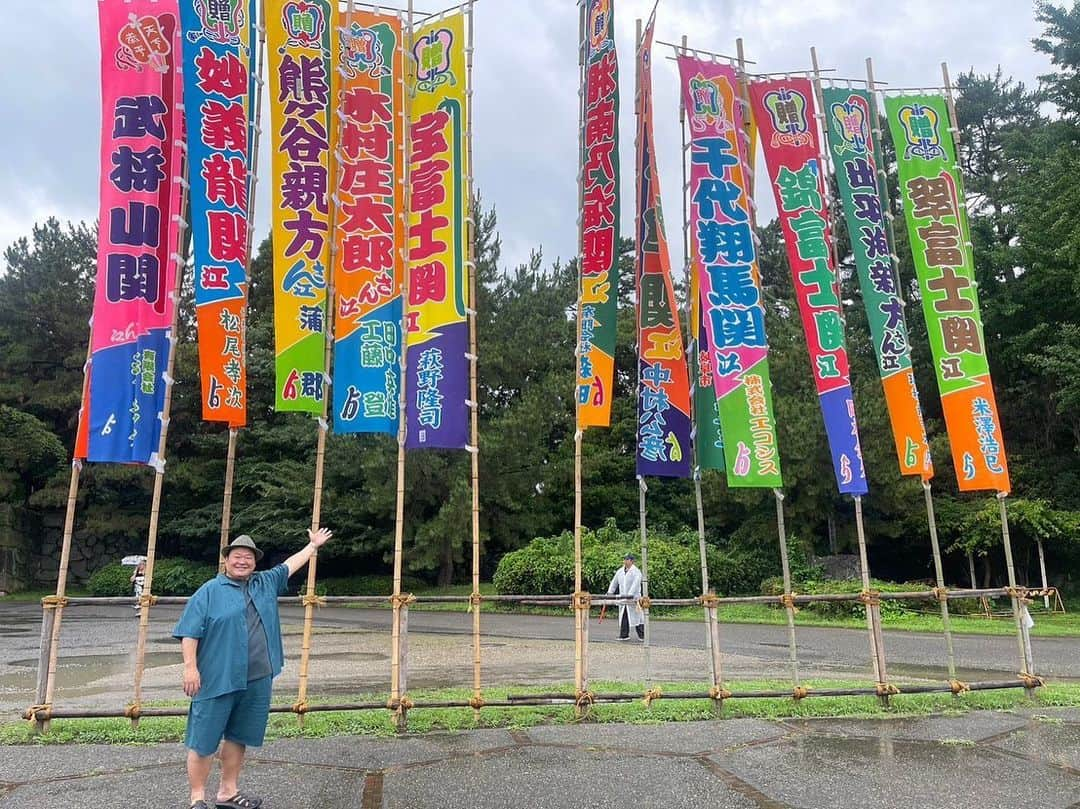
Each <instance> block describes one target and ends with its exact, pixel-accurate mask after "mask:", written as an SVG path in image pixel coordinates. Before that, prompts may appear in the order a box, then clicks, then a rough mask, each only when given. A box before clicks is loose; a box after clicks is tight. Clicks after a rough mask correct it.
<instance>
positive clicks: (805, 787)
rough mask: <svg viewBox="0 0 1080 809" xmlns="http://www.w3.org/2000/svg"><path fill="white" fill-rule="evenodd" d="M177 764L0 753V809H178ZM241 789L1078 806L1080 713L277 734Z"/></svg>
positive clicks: (313, 804) (557, 801)
mask: <svg viewBox="0 0 1080 809" xmlns="http://www.w3.org/2000/svg"><path fill="white" fill-rule="evenodd" d="M182 757H183V751H182V749H181V748H180V746H179V745H175V744H169V745H155V746H145V747H122V746H116V747H108V746H97V745H87V746H67V747H8V748H3V747H0V809H26V808H27V807H33V809H97V807H103V806H108V807H113V806H123V807H126V808H127V809H142V808H144V807H145V809H158V808H159V807H161V808H165V807H168V808H171V807H184V806H186V805H187V804H186V802H185V798H186V794H187V793H186V787H185V784H186V781H185V777H184V771H183V767H182V765H181V761H182ZM212 785H215V786H216V775H215V776H214V777H213V778H212ZM244 785H245V786H246V787H247V788H249V789H251V790H253V791H256V792H257V793H258V794H261V795H262V796H263V797H264V799H265V803H264V806H265V807H266V808H267V809H286V808H288V809H381V808H382V807H386V808H387V809H395V808H397V807H400V808H401V809H459V808H460V809H489V808H490V809H506V808H507V807H513V808H514V809H600V807H605V806H612V807H615V806H619V807H622V806H626V807H634V809H653V808H654V807H655V808H657V809H659V808H660V807H663V809H680V808H681V807H687V808H688V809H689V808H690V807H693V809H698V808H699V807H709V809H754V808H755V807H756V808H757V809H787V808H788V807H799V808H800V809H820V808H821V807H838V808H841V809H843V808H846V807H860V808H861V809H879V808H880V809H939V808H940V807H949V809H1013V807H1017V806H1022V807H1026V809H1069V808H1071V809H1080V710H1076V709H1056V710H1055V709H1043V710H1041V711H1040V712H1039V713H1038V714H1033V713H1016V714H1013V713H990V712H987V713H977V714H970V715H967V716H963V717H928V718H922V719H878V720H802V721H797V720H789V721H785V722H763V721H758V720H753V719H732V720H721V721H714V722H694V723H674V724H667V725H644V726H643V725H636V726H635V725H592V724H582V725H577V726H562V727H540V728H533V729H531V730H522V731H508V730H477V731H468V732H461V733H456V734H431V735H422V736H420V735H410V736H405V737H401V738H392V739H376V738H367V737H364V738H359V737H339V738H334V739H288V740H280V741H276V742H273V743H271V744H269V745H267V746H266V747H265V748H263V749H262V750H259V751H252V756H251V762H250V766H249V768H248V771H247V778H246V781H245V784H244Z"/></svg>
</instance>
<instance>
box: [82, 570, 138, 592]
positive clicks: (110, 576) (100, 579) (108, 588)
mask: <svg viewBox="0 0 1080 809" xmlns="http://www.w3.org/2000/svg"><path fill="white" fill-rule="evenodd" d="M134 570H135V568H133V567H127V566H125V565H122V564H120V563H119V562H116V563H115V564H111V565H105V567H101V568H98V569H97V570H95V571H94V572H93V574H92V575H91V576H90V578H89V579H88V580H87V582H86V589H87V590H89V591H90V595H94V596H130V595H134V594H135V590H134V588H133V587H132V585H131V574H132V573H133V572H134Z"/></svg>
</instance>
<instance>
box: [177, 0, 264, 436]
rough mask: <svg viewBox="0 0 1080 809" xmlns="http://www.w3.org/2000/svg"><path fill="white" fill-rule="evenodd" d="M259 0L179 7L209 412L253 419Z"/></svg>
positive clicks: (236, 421) (208, 415)
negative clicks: (250, 364)
mask: <svg viewBox="0 0 1080 809" xmlns="http://www.w3.org/2000/svg"><path fill="white" fill-rule="evenodd" d="M255 5H256V4H255V0H227V2H221V3H206V2H204V0H180V19H181V22H182V24H183V33H184V36H183V41H184V47H183V51H184V98H185V100H186V107H185V112H186V114H187V144H188V159H189V161H190V165H191V171H189V172H188V182H189V183H190V190H189V197H190V200H191V234H192V240H193V241H192V253H193V256H194V260H195V312H196V318H197V322H198V330H199V373H200V376H201V378H202V413H203V418H204V419H206V420H207V421H224V422H227V423H228V424H229V426H230V427H241V426H243V425H244V424H245V423H246V421H247V393H246V387H247V386H246V375H247V374H246V365H247V363H246V362H245V350H244V343H245V335H246V329H245V321H246V315H247V286H248V279H247V266H246V265H247V261H248V260H249V258H250V256H249V255H248V250H249V244H250V242H249V233H248V215H249V212H250V209H251V199H250V196H249V191H250V174H249V173H250V170H251V144H252V136H253V126H252V121H251V117H252V114H253V109H254V103H253V99H252V96H251V91H252V75H251V72H252V71H251V64H252V60H253V59H254V55H255V49H256V48H255V46H256V45H257V41H256V39H255Z"/></svg>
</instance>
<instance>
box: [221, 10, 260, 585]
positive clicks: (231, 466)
mask: <svg viewBox="0 0 1080 809" xmlns="http://www.w3.org/2000/svg"><path fill="white" fill-rule="evenodd" d="M255 30H256V33H257V34H258V41H257V42H253V43H252V46H253V47H256V48H257V49H258V51H257V53H256V68H255V76H254V79H255V92H254V97H253V99H252V102H253V103H254V105H255V108H254V114H253V116H252V119H251V126H252V136H251V152H250V154H249V155H248V161H249V165H250V168H249V169H248V194H247V210H246V212H245V216H246V221H247V246H246V248H245V250H244V266H245V267H246V268H247V272H248V278H249V281H248V285H249V286H250V277H251V253H252V250H253V244H254V238H255V224H254V218H255V189H256V187H257V186H258V183H259V136H260V135H261V134H262V96H263V94H262V90H263V71H264V66H265V60H266V3H265V0H260V3H259V19H258V21H257V22H256V23H255ZM246 305H247V302H246V300H245V306H246ZM245 331H246V323H245ZM238 432H239V430H238V429H237V428H236V427H234V426H230V427H229V445H228V448H227V449H226V451H225V485H224V489H223V491H222V497H221V538H220V542H219V548H218V549H219V550H220V551H224V550H225V546H226V545H228V544H229V529H230V526H231V523H232V500H233V481H234V480H235V471H236V439H237V434H238ZM218 572H219V573H224V572H225V557H224V556H222V555H220V554H219V556H218Z"/></svg>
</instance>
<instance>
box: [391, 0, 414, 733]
mask: <svg viewBox="0 0 1080 809" xmlns="http://www.w3.org/2000/svg"><path fill="white" fill-rule="evenodd" d="M406 14H407V17H406V24H405V27H404V34H405V43H406V45H405V49H404V50H405V55H404V57H403V58H404V75H403V77H402V81H403V82H404V89H403V92H402V100H403V104H402V112H401V115H402V126H401V134H402V138H401V160H402V170H403V173H404V189H403V200H404V204H403V208H402V212H401V219H402V227H403V229H404V231H405V247H404V249H403V251H402V256H401V267H402V283H401V341H400V345H401V358H400V360H401V365H400V375H401V379H400V380H399V383H400V384H399V385H398V434H397V442H398V450H397V494H396V501H395V506H394V585H393V595H392V597H391V604H392V607H393V618H392V626H391V634H390V702H391V704H397V705H399V706H400V705H401V696H402V693H403V692H402V670H401V669H402V666H401V655H402V653H403V650H404V649H405V648H406V647H405V646H404V645H403V644H402V642H401V630H402V620H401V617H402V616H401V606H402V602H403V600H404V599H403V597H402V594H401V567H402V556H403V545H404V537H405V439H406V430H407V419H406V412H407V408H406V404H405V402H406V398H405V391H406V387H407V385H406V383H407V381H408V367H409V366H408V333H409V329H408V323H409V269H410V263H409V225H410V222H409V201H410V198H411V196H412V194H411V190H410V180H409V178H410V174H411V167H410V165H409V163H410V161H411V160H412V155H411V154H410V152H409V144H410V143H411V140H410V138H409V129H410V114H411V110H412V93H413V88H412V86H411V85H410V82H409V81H408V75H409V64H408V60H409V59H411V58H412V55H411V54H412V45H413V3H412V0H409V3H408V6H407V11H406ZM406 721H407V716H406V711H405V710H404V708H403V707H399V708H398V710H397V714H396V724H397V729H398V730H399V731H402V730H404V729H405V725H406Z"/></svg>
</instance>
